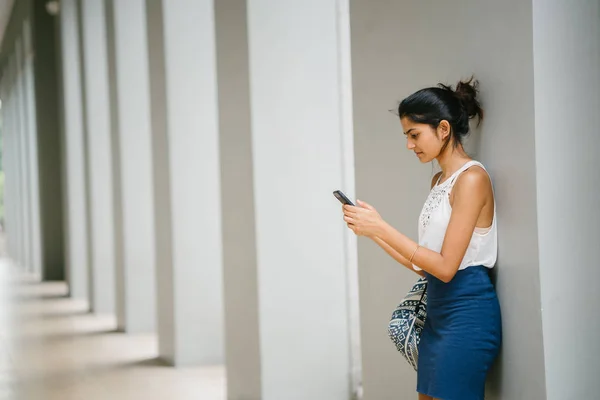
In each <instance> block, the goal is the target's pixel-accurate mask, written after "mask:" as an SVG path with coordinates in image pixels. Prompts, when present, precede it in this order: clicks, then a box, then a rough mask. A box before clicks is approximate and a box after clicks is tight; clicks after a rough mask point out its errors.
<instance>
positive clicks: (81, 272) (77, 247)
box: [60, 0, 90, 298]
mask: <svg viewBox="0 0 600 400" xmlns="http://www.w3.org/2000/svg"><path fill="white" fill-rule="evenodd" d="M77 8H78V2H77V1H76V0H66V1H62V2H61V12H60V18H61V41H62V68H63V73H62V76H63V97H64V113H65V115H64V129H65V142H66V143H65V150H66V154H65V159H66V166H65V170H66V179H67V182H66V183H67V184H66V186H67V191H66V195H67V199H66V203H67V207H68V208H67V210H68V218H67V219H68V232H69V234H68V245H67V247H68V255H67V260H68V269H67V272H68V274H67V277H68V282H69V288H70V293H71V296H73V297H77V298H88V295H89V294H90V293H89V270H88V268H89V266H88V262H89V254H88V252H89V248H88V234H89V223H88V219H87V216H88V211H87V197H86V196H87V194H86V193H87V192H86V191H87V189H86V168H85V163H86V162H85V147H84V139H85V136H84V135H85V126H84V118H83V108H82V101H83V98H82V90H81V84H82V80H81V68H80V45H79V40H80V37H79V31H78V21H77V19H78V10H77Z"/></svg>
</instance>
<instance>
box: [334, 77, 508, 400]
mask: <svg viewBox="0 0 600 400" xmlns="http://www.w3.org/2000/svg"><path fill="white" fill-rule="evenodd" d="M398 114H399V116H400V122H401V124H402V128H403V130H404V134H405V135H406V140H407V144H406V146H407V148H408V150H411V151H413V152H414V153H415V155H416V156H417V157H418V158H419V160H420V161H421V162H422V163H426V162H430V161H433V160H437V161H438V163H439V165H440V166H441V169H442V171H441V172H440V173H438V174H437V175H435V176H434V178H433V180H432V182H431V192H430V193H429V196H428V197H427V200H426V201H425V205H424V206H423V209H422V211H421V214H420V217H419V220H418V225H419V240H418V243H416V242H414V241H413V240H411V239H409V238H408V237H406V236H405V235H403V234H402V233H400V232H399V231H397V230H396V229H394V228H393V227H392V226H390V225H389V224H387V223H386V222H385V221H384V220H383V219H382V218H381V216H380V215H379V214H378V213H377V211H376V210H375V208H373V207H372V206H370V205H369V204H367V203H365V202H362V201H358V204H357V206H356V207H352V206H343V211H344V221H345V222H346V223H347V224H348V227H349V228H350V229H352V230H353V231H354V232H355V233H356V234H357V235H361V236H366V237H369V238H371V239H372V240H374V241H375V242H376V243H377V244H378V245H379V246H381V247H382V248H383V249H384V250H385V251H386V252H387V253H388V254H389V255H391V256H392V257H393V258H394V259H396V260H397V261H398V262H400V263H401V264H403V265H405V266H406V267H407V268H409V269H411V270H414V271H415V272H416V273H417V274H419V275H422V276H426V277H427V280H428V288H427V319H426V322H425V328H424V330H423V333H422V336H421V342H420V344H419V361H418V372H417V375H418V376H417V392H418V393H419V400H438V399H439V400H479V399H483V398H484V391H485V380H486V376H487V373H488V370H489V368H490V366H491V365H492V363H493V362H494V360H495V359H496V356H497V354H498V350H499V347H500V343H501V337H502V328H501V318H500V306H499V303H498V298H497V297H496V292H495V289H494V287H493V286H492V283H491V281H490V278H489V275H488V271H489V269H490V268H493V267H494V265H495V263H496V255H497V232H496V205H495V201H494V192H493V189H492V183H491V180H490V177H489V175H488V173H487V171H486V170H485V168H484V167H483V165H482V164H481V163H479V162H477V161H474V160H472V159H470V158H469V156H468V155H467V154H466V153H465V151H464V149H463V138H464V137H465V136H466V135H467V134H468V133H469V120H470V119H471V118H474V117H476V116H477V117H479V119H480V120H481V118H482V117H483V111H482V109H481V107H480V105H479V101H478V100H477V81H473V80H470V81H467V82H462V81H461V82H459V83H458V85H457V86H456V89H453V88H451V87H449V86H445V85H439V87H431V88H426V89H422V90H419V91H418V92H416V93H414V94H412V95H411V96H409V97H408V98H406V99H404V100H403V101H402V103H401V104H400V106H399V107H398Z"/></svg>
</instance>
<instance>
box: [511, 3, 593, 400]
mask: <svg viewBox="0 0 600 400" xmlns="http://www.w3.org/2000/svg"><path fill="white" fill-rule="evenodd" d="M599 21H600V2H599V1H587V2H578V3H565V2H561V1H557V0H551V1H538V0H534V1H533V49H534V52H533V54H534V57H533V59H534V62H533V64H534V71H535V161H536V168H537V171H536V186H537V205H538V207H537V222H538V227H539V254H540V272H539V283H540V291H541V302H542V307H541V310H542V311H541V312H542V316H543V318H542V320H543V328H544V340H543V343H544V359H545V373H546V392H547V397H546V398H547V399H548V400H559V399H585V398H594V397H597V396H598V393H599V392H600V380H599V379H598V375H597V374H596V371H598V370H600V359H598V357H595V355H596V354H598V352H600V345H599V344H598V340H597V339H596V335H595V332H598V331H599V330H600V320H599V319H598V315H599V313H598V309H597V308H596V305H597V304H600V292H599V291H598V290H597V289H596V287H595V284H594V282H598V280H600V270H599V269H598V268H597V265H598V251H597V248H598V239H599V238H600V236H599V235H598V230H597V228H596V227H597V226H598V225H599V224H600V212H598V206H597V204H598V198H599V197H600V176H599V175H598V173H597V172H596V168H595V163H596V159H597V155H596V154H597V151H596V150H597V149H598V147H599V146H600V135H598V130H597V129H596V127H595V126H596V123H597V120H598V110H600V72H599V71H600V24H599ZM511 125H513V126H514V124H513V123H511ZM530 156H531V154H530ZM571 279H581V280H582V281H583V282H584V283H583V284H581V285H577V289H576V292H575V295H573V293H572V292H571V290H569V289H568V287H569V285H568V284H567V282H568V281H569V280H571ZM513 293H514V292H513ZM512 301H515V300H512ZM517 304H518V303H515V309H516V307H517ZM565 315H568V316H569V318H571V319H572V320H573V321H581V329H571V328H569V327H568V326H565V323H564V318H562V317H561V316H565ZM516 329H517V327H515V330H516ZM515 340H516V337H515ZM520 340H523V336H521V337H520ZM532 340H533V338H532ZM565 343H569V345H568V346H567V347H565V346H564V344H565ZM507 361H508V358H507ZM506 398H508V397H506Z"/></svg>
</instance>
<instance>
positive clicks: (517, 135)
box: [351, 0, 545, 400]
mask: <svg viewBox="0 0 600 400" xmlns="http://www.w3.org/2000/svg"><path fill="white" fill-rule="evenodd" d="M531 21H532V10H531V4H527V2H522V1H519V0H511V1H504V2H497V1H491V0H486V1H481V0H478V1H475V0H468V1H467V0H463V1H459V2H437V1H432V0H428V1H420V2H411V3H409V4H407V3H406V2H403V3H399V2H393V1H376V2H362V1H359V0H355V1H353V2H351V27H352V68H353V79H354V81H353V85H354V92H353V98H354V123H355V126H354V129H355V156H356V179H357V196H358V197H359V198H360V199H363V200H365V201H367V202H370V203H371V204H373V205H374V206H375V207H377V209H378V211H380V213H381V214H382V216H383V217H384V218H385V219H386V220H387V221H389V222H390V223H391V224H392V225H393V226H395V227H396V228H397V229H399V230H400V231H402V232H403V233H405V234H407V235H409V236H410V237H413V238H415V239H416V237H417V224H416V222H417V218H418V214H419V212H420V210H421V207H422V205H423V202H424V201H425V198H426V196H427V193H428V190H429V185H430V182H431V177H432V174H433V172H434V171H433V168H432V166H430V165H420V164H419V162H418V160H416V158H415V157H414V155H413V154H412V153H411V152H409V151H407V150H406V143H405V138H404V135H403V134H402V130H401V127H400V124H399V121H398V118H397V117H396V116H395V115H393V114H391V113H389V112H388V111H387V110H389V109H392V108H394V107H396V106H397V104H398V102H399V101H400V100H402V99H403V98H404V97H406V96H408V95H410V94H411V93H412V92H414V91H416V90H418V89H420V88H422V87H425V86H433V85H436V84H437V83H438V82H445V83H452V84H454V83H455V82H456V81H457V80H458V79H459V78H466V77H468V76H470V75H471V74H472V73H474V74H475V75H476V76H477V78H479V80H480V81H481V88H482V100H483V105H484V107H485V109H486V112H487V118H486V121H485V122H484V124H483V126H482V127H481V129H480V134H478V135H474V136H473V139H475V140H474V142H471V143H469V148H471V149H474V150H476V154H474V155H475V156H476V157H477V158H479V159H481V161H483V162H484V163H485V164H486V165H487V166H488V168H489V170H490V172H491V174H492V176H493V178H494V184H495V189H496V191H497V192H496V196H497V204H498V216H499V225H498V226H499V242H500V243H499V246H500V254H499V261H498V265H497V267H498V268H497V271H496V274H497V289H498V293H499V298H500V302H501V306H502V310H503V324H504V345H503V349H502V355H501V359H500V360H499V363H498V364H497V365H496V367H495V369H494V371H493V373H492V379H491V380H490V387H489V390H488V398H490V399H532V400H533V399H536V400H537V399H544V398H545V381H544V360H543V357H544V354H543V344H542V327H541V311H540V293H539V279H538V278H539V269H538V250H537V218H536V204H535V201H536V191H535V187H536V182H535V158H534V117H533V112H534V96H533V95H534V93H533V47H532V43H533V41H532V26H531ZM359 267H360V268H359V271H360V290H361V291H360V294H361V298H360V301H361V326H362V331H361V333H362V343H363V373H364V374H363V377H364V384H365V399H366V400H387V399H390V400H391V399H399V398H414V397H415V396H416V392H415V390H416V374H415V372H414V371H413V370H411V368H410V367H409V366H408V364H407V363H406V361H405V360H404V359H403V358H402V356H401V355H400V354H398V353H397V351H396V350H395V347H394V346H393V344H392V342H391V341H390V340H389V338H388V337H387V329H386V328H387V323H388V321H389V318H390V316H391V314H392V311H393V310H394V307H395V306H396V305H397V303H398V302H399V301H400V300H401V299H402V297H403V296H404V295H405V293H406V291H407V290H408V289H409V288H410V286H411V285H412V283H414V281H415V280H416V279H417V275H415V274H414V273H412V272H410V271H408V270H406V269H405V268H404V267H403V266H401V265H399V264H397V263H396V262H395V261H393V260H392V259H391V258H390V257H388V256H387V254H385V253H384V252H383V251H382V250H380V249H379V248H378V247H377V246H376V245H374V244H373V243H371V242H368V241H367V240H363V239H361V240H359Z"/></svg>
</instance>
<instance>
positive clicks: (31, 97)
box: [23, 19, 42, 278]
mask: <svg viewBox="0 0 600 400" xmlns="http://www.w3.org/2000/svg"><path fill="white" fill-rule="evenodd" d="M33 57H34V54H33V43H32V37H31V24H30V22H29V20H28V19H26V20H25V21H24V22H23V92H24V100H25V114H26V116H25V119H26V126H27V131H26V132H25V135H26V137H27V154H28V169H29V175H28V178H29V196H30V201H29V210H30V211H29V215H30V221H31V223H30V229H31V238H30V240H31V270H32V271H33V272H34V273H35V274H36V276H39V277H40V278H41V277H42V238H41V233H42V232H41V225H40V190H39V187H40V185H39V164H38V141H37V119H36V103H35V88H34V80H33V79H34V77H33Z"/></svg>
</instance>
